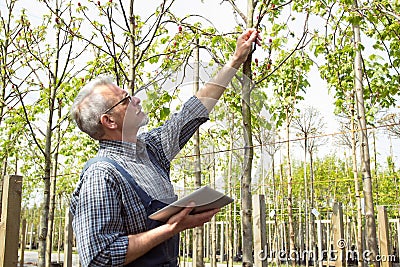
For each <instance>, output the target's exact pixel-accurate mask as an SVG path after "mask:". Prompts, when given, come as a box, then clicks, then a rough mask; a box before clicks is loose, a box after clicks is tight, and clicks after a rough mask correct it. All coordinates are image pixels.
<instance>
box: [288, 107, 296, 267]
mask: <svg viewBox="0 0 400 267" xmlns="http://www.w3.org/2000/svg"><path fill="white" fill-rule="evenodd" d="M288 113H289V112H288V111H286V140H287V148H286V157H287V161H288V163H287V164H288V166H287V173H288V176H287V187H288V192H287V209H288V220H289V251H288V256H289V257H292V256H294V255H291V254H292V253H294V252H295V250H296V248H295V247H296V243H295V233H294V226H293V225H294V223H293V193H292V192H293V188H292V180H293V177H292V164H291V157H290V142H289V140H290V133H289V129H290V119H289V114H288ZM292 266H293V267H295V266H296V261H295V260H292Z"/></svg>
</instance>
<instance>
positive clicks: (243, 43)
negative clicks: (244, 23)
mask: <svg viewBox="0 0 400 267" xmlns="http://www.w3.org/2000/svg"><path fill="white" fill-rule="evenodd" d="M253 43H256V44H257V45H261V37H260V36H259V34H258V31H257V30H256V29H254V28H250V29H247V30H246V31H245V32H243V33H242V34H241V35H240V36H239V37H238V39H237V41H236V50H235V53H234V54H233V58H232V60H231V66H230V67H232V68H235V69H238V68H239V67H240V65H241V64H242V63H244V62H245V61H246V59H247V57H248V56H249V54H250V51H251V50H252V48H253Z"/></svg>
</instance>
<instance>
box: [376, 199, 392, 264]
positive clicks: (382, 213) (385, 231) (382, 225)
mask: <svg viewBox="0 0 400 267" xmlns="http://www.w3.org/2000/svg"><path fill="white" fill-rule="evenodd" d="M378 230H379V248H380V257H381V259H382V260H381V262H380V264H381V266H382V267H392V262H391V260H390V258H389V255H390V244H389V243H390V242H389V223H388V217H387V212H386V207H385V206H378Z"/></svg>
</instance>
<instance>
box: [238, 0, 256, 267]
mask: <svg viewBox="0 0 400 267" xmlns="http://www.w3.org/2000/svg"><path fill="white" fill-rule="evenodd" d="M254 6H255V2H254V1H253V0H248V1H247V22H246V26H247V28H252V27H253V14H254ZM251 61H252V55H251V54H250V55H249V56H248V58H247V60H246V62H245V63H244V64H243V84H242V117H243V138H244V147H245V149H244V159H243V178H242V183H241V208H242V236H243V240H242V244H243V248H242V249H243V263H242V266H244V267H247V266H253V224H252V218H251V216H252V196H251V170H252V164H253V155H254V150H253V135H252V127H251V109H250V101H251V100H250V99H251V87H252V71H251Z"/></svg>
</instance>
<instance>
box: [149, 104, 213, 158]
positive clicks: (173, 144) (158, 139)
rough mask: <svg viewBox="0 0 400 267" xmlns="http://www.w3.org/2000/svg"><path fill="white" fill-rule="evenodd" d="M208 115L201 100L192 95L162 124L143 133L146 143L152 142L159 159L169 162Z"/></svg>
mask: <svg viewBox="0 0 400 267" xmlns="http://www.w3.org/2000/svg"><path fill="white" fill-rule="evenodd" d="M208 115H209V114H208V111H207V109H206V107H205V106H204V105H203V104H202V103H201V101H200V100H199V99H198V98H197V97H195V96H192V97H191V98H190V99H189V100H188V101H187V102H186V103H185V104H184V106H183V107H182V110H181V111H180V112H178V113H175V114H173V115H172V116H171V119H169V120H168V121H166V122H165V123H164V125H162V126H161V127H158V128H156V129H153V130H151V131H149V132H148V133H145V139H146V143H151V144H154V146H155V149H156V150H157V153H158V154H159V155H160V161H161V162H164V161H165V160H166V161H167V164H169V162H171V161H172V160H173V158H174V157H175V156H176V155H177V154H178V153H179V151H180V150H181V149H182V148H183V146H184V145H185V144H186V143H187V142H188V141H189V139H190V138H191V137H192V135H193V134H194V133H195V132H196V130H197V129H198V128H199V127H200V125H201V124H203V123H204V122H206V121H207V120H208Z"/></svg>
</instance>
